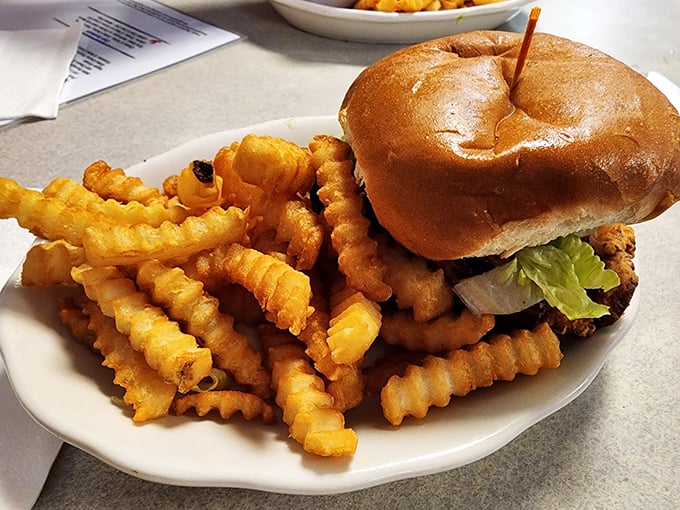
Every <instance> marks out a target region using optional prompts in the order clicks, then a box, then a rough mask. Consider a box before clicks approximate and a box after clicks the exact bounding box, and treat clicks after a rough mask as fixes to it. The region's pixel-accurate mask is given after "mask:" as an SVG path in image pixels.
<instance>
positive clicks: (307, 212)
mask: <svg viewBox="0 0 680 510" xmlns="http://www.w3.org/2000/svg"><path fill="white" fill-rule="evenodd" d="M250 216H251V217H253V218H258V219H259V220H260V221H259V223H258V224H257V225H256V226H255V228H254V234H253V237H257V236H258V232H263V231H264V232H265V233H268V232H269V231H275V232H276V235H275V237H274V241H275V242H279V243H285V244H287V248H286V250H285V252H284V253H286V255H287V256H288V257H289V258H290V259H292V260H294V261H295V262H294V263H293V264H291V265H293V266H294V267H295V268H296V269H299V270H306V269H311V268H312V267H313V266H314V264H315V263H316V259H317V257H318V256H319V250H320V249H321V244H322V242H323V238H324V230H323V226H322V225H321V221H320V219H319V217H318V216H317V214H316V213H315V212H314V211H312V210H311V207H310V206H309V204H308V203H306V202H305V201H303V200H302V199H300V198H286V197H283V196H281V195H271V196H264V195H263V196H261V197H260V198H259V199H257V200H254V201H253V202H252V203H251V204H250ZM256 242H257V241H256Z"/></svg>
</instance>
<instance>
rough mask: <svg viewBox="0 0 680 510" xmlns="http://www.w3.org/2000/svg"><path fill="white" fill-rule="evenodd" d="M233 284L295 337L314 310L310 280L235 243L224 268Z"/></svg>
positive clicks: (282, 263) (268, 316)
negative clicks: (311, 303) (250, 295)
mask: <svg viewBox="0 0 680 510" xmlns="http://www.w3.org/2000/svg"><path fill="white" fill-rule="evenodd" d="M223 269H224V272H225V274H226V275H227V276H228V277H229V279H230V280H231V281H232V282H233V283H238V284H240V285H243V286H244V287H245V288H246V289H248V290H249V291H250V292H251V293H252V294H253V295H254V296H255V299H257V301H258V303H259V304H260V307H261V308H262V310H264V311H265V315H266V317H267V319H268V320H270V321H271V322H273V323H274V324H276V326H277V327H278V328H280V329H288V330H289V331H290V332H291V333H293V334H294V335H297V334H299V333H300V331H302V330H303V329H304V327H305V324H306V323H307V317H309V316H310V315H311V314H312V312H313V311H314V309H313V308H312V307H311V306H310V305H309V302H310V299H311V293H312V291H311V287H310V282H309V277H308V276H307V275H306V274H304V273H302V272H300V271H297V270H296V269H294V268H292V267H290V266H289V265H288V264H286V263H285V262H281V261H280V260H278V259H276V258H274V257H272V256H270V255H265V254H264V253H260V252H258V251H257V250H253V249H252V248H246V247H245V246H243V245H241V244H238V243H234V244H232V245H231V246H229V248H228V249H227V252H226V257H225V261H224V266H223Z"/></svg>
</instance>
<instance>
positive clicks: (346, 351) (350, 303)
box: [326, 280, 382, 365]
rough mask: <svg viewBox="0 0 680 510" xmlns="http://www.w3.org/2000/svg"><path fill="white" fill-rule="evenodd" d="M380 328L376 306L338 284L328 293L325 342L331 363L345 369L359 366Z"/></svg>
mask: <svg viewBox="0 0 680 510" xmlns="http://www.w3.org/2000/svg"><path fill="white" fill-rule="evenodd" d="M381 324H382V314H381V312H380V306H378V305H377V304H376V303H375V302H373V301H371V300H370V299H368V298H366V296H364V295H363V294H362V293H361V292H359V291H357V290H354V289H353V288H351V287H347V286H346V285H344V281H343V280H341V283H340V285H339V286H337V287H336V288H334V289H333V290H332V294H331V317H330V321H329V327H328V338H327V340H326V341H327V342H328V346H329V347H330V350H331V357H332V358H333V361H335V362H336V363H338V364H347V365H349V364H352V363H359V362H361V360H362V359H363V357H364V355H365V354H366V351H368V349H369V348H370V347H371V344H372V343H373V341H374V340H375V339H376V338H377V337H378V333H379V332H380V326H381Z"/></svg>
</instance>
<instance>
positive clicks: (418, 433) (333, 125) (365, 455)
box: [0, 117, 637, 494]
mask: <svg viewBox="0 0 680 510" xmlns="http://www.w3.org/2000/svg"><path fill="white" fill-rule="evenodd" d="M247 133H258V134H269V135H272V136H279V137H283V138H286V139H288V140H291V141H293V142H296V143H298V144H301V145H306V144H307V143H308V142H309V140H311V138H312V137H313V136H314V135H315V134H320V133H327V134H334V135H338V134H340V127H339V125H338V124H337V121H336V119H335V117H308V118H298V119H283V120H276V121H272V122H268V123H264V124H259V125H256V126H250V127H246V128H242V129H236V130H232V131H226V132H223V133H216V134H213V135H209V136H206V137H203V138H199V139H197V140H194V141H191V142H189V143H187V144H184V145H181V146H179V147H177V148H176V149H174V150H171V151H169V152H168V153H165V154H163V155H161V156H158V157H154V158H151V159H149V160H147V161H145V162H143V163H141V164H139V165H135V166H134V167H131V168H129V169H128V170H127V172H128V174H129V175H138V176H140V177H142V178H143V179H144V181H145V182H146V183H147V184H149V185H154V186H158V185H160V184H161V182H162V179H163V177H164V176H166V175H168V174H169V173H174V172H178V171H179V170H181V169H182V168H184V166H186V163H187V162H188V161H190V160H192V159H201V158H212V157H213V156H214V154H215V153H216V152H217V149H218V148H219V147H221V146H223V145H228V144H230V143H231V142H233V141H238V140H240V139H241V138H242V137H243V136H244V135H245V134H247ZM58 294H59V292H58V291H57V290H55V289H37V288H23V287H21V284H20V271H19V270H17V271H16V273H15V274H14V275H13V276H12V278H11V279H10V281H9V282H8V283H7V285H6V286H5V288H4V289H3V291H2V293H1V294H0V352H1V353H2V356H3V357H4V360H5V364H6V368H7V373H8V375H9V379H10V382H11V384H12V387H13V388H14V391H15V393H16V395H17V397H18V399H19V400H20V401H21V402H22V404H23V405H24V407H25V408H26V409H27V410H28V412H29V413H30V414H31V415H32V416H33V417H34V419H35V420H36V421H37V422H39V423H40V424H42V425H43V426H44V427H45V428H46V429H48V430H50V431H52V432H53V433H54V434H56V435H57V436H59V437H61V438H62V439H63V440H64V441H66V442H68V443H70V444H72V445H75V446H76V447H78V448H81V449H82V450H84V451H86V452H89V453H90V454H92V455H94V456H95V457H98V458H99V459H101V460H102V461H104V462H106V463H108V464H110V465H112V466H114V467H116V468H118V469H120V470H121V471H124V472H126V473H129V474H131V475H134V476H137V477H140V478H143V479H147V480H152V481H157V482H163V483H168V484H175V485H188V486H219V487H244V488H252V489H258V490H264V491H274V492H281V493H290V494H332V493H340V492H346V491H351V490H356V489H361V488H365V487H370V486H374V485H378V484H381V483H386V482H389V481H393V480H400V479H404V478H410V477H415V476H420V475H424V474H429V473H435V472H440V471H445V470H449V469H453V468H456V467H460V466H463V465H465V464H468V463H470V462H473V461H475V460H478V459H481V458H483V457H485V456H487V455H489V454H491V453H493V452H494V451H496V450H498V449H499V448H501V447H502V446H504V445H505V444H507V443H508V442H510V441H511V440H512V439H513V438H515V437H516V436H518V435H519V434H521V433H522V432H523V431H524V430H526V429H527V428H529V427H531V426H532V425H533V424H535V423H536V422H538V421H540V420H541V419H543V418H545V417H546V416H548V415H550V414H551V413H553V412H555V411H557V410H558V409H560V408H561V407H563V406H565V405H566V404H567V403H569V402H571V401H572V400H573V399H575V398H576V397H577V396H578V395H579V394H581V392H583V391H584V390H585V389H586V388H587V387H588V385H589V384H590V383H591V382H592V381H593V379H594V378H595V376H596V375H597V373H598V372H599V371H600V368H601V367H602V365H603V363H604V362H605V359H606V357H607V355H608V353H609V352H610V350H611V349H612V348H613V347H614V346H615V345H616V344H617V343H618V342H619V341H620V340H621V338H622V337H623V336H624V334H625V333H626V331H627V330H628V328H629V327H630V325H631V323H632V321H633V316H634V314H635V311H636V309H637V299H634V300H633V303H632V304H631V306H630V308H629V310H628V312H627V313H626V315H625V316H624V317H623V318H622V319H621V320H620V321H619V322H617V323H616V324H615V325H614V326H612V327H609V328H605V329H603V330H600V331H599V332H598V333H597V334H595V335H594V336H593V337H592V338H590V339H587V340H583V341H580V342H574V343H571V344H569V345H566V346H565V347H564V348H563V350H564V351H565V357H564V360H563V362H562V366H561V367H560V368H558V369H556V370H546V371H543V372H541V373H539V374H538V375H536V376H534V377H519V378H518V379H517V380H515V381H513V382H512V383H496V384H495V385H494V386H493V387H491V388H487V389H480V390H477V391H475V392H473V393H472V394H470V395H468V396H467V397H465V398H459V399H454V400H453V402H452V403H451V405H449V406H448V407H446V408H444V409H432V410H431V411H430V414H429V415H428V417H427V418H426V419H425V420H421V421H417V420H406V421H405V423H404V424H403V425H402V426H401V427H400V428H393V427H391V426H389V425H388V424H387V422H386V421H385V420H384V418H383V417H382V415H381V412H380V406H379V404H378V403H377V402H376V401H369V402H366V405H364V406H362V407H361V408H359V409H356V410H353V411H350V412H349V413H347V423H348V425H349V426H351V427H353V428H354V429H355V430H356V431H357V433H358V435H359V446H358V449H357V452H356V455H355V456H354V457H353V458H350V459H328V458H317V457H314V456H312V455H309V454H306V453H304V452H303V451H302V450H301V448H300V447H299V446H298V445H297V444H296V443H295V442H294V441H293V440H291V439H289V438H288V433H287V428H286V427H285V426H283V425H281V424H279V425H276V426H265V425H262V424H260V423H259V422H246V421H244V420H242V419H240V418H236V419H233V420H232V421H230V422H224V421H222V420H220V419H219V417H217V418H215V417H213V418H209V417H206V418H197V417H196V416H195V415H192V414H190V415H186V416H181V417H177V416H169V417H167V418H164V419H162V420H158V421H155V422H151V423H146V424H143V425H137V424H135V423H133V422H132V420H131V418H130V413H129V411H127V410H125V409H122V408H120V407H117V406H116V405H114V404H113V403H112V402H111V396H112V395H115V396H119V397H120V396H121V395H122V393H121V391H120V389H119V388H117V387H116V386H114V385H113V384H112V382H111V381H112V378H113V375H112V374H113V372H112V371H110V370H109V369H107V368H104V367H101V366H100V365H99V362H98V358H97V357H96V356H95V355H94V354H92V353H91V352H89V351H88V350H87V349H86V348H85V347H83V346H82V345H80V344H77V343H76V342H75V341H74V340H73V339H71V338H70V336H69V334H68V332H67V331H66V329H65V328H64V327H63V326H62V325H61V323H60V322H59V319H58V318H57V313H56V310H57V307H56V300H57V296H58Z"/></svg>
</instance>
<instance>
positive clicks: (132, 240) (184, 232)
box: [83, 207, 246, 266]
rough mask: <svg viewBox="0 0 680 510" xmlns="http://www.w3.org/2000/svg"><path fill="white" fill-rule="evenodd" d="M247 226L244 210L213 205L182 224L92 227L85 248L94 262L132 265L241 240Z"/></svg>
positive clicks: (183, 255) (86, 237)
mask: <svg viewBox="0 0 680 510" xmlns="http://www.w3.org/2000/svg"><path fill="white" fill-rule="evenodd" d="M245 227H246V221H245V213H244V212H243V211H242V210H241V209H238V208H236V207H230V208H229V209H222V208H221V207H212V208H211V209H208V210H207V211H206V212H205V213H203V214H201V215H200V216H189V217H188V218H187V219H186V220H184V221H183V222H182V223H180V224H179V225H177V224H175V223H172V222H169V221H166V222H163V223H162V224H161V225H160V226H158V227H152V226H151V225H146V224H143V223H142V224H137V225H119V224H116V225H109V227H108V228H101V227H100V226H98V225H96V226H92V227H89V228H87V229H86V230H85V232H84V233H83V247H84V248H85V254H86V256H87V260H88V261H89V262H90V263H91V264H92V265H97V266H108V265H132V264H136V263H138V262H141V261H143V260H147V259H151V258H155V259H159V260H168V259H179V258H187V257H189V256H190V255H192V254H194V253H197V252H199V251H201V250H207V249H210V248H213V247H215V246H217V245H218V244H223V243H232V242H239V241H241V240H242V239H243V236H244V235H245Z"/></svg>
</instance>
